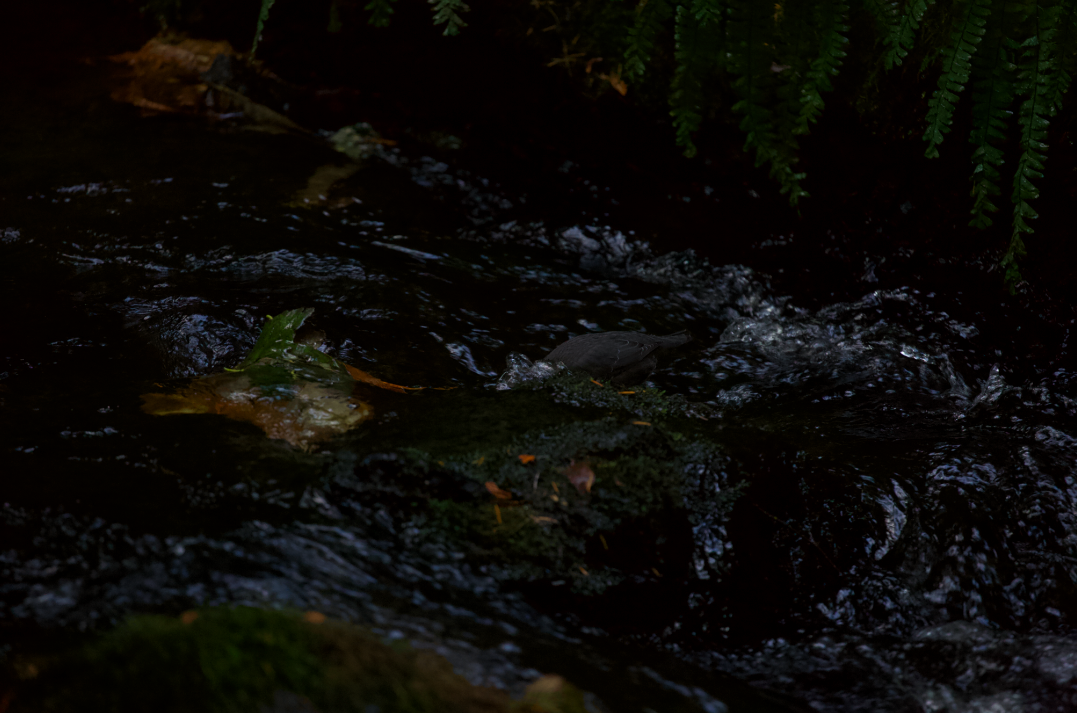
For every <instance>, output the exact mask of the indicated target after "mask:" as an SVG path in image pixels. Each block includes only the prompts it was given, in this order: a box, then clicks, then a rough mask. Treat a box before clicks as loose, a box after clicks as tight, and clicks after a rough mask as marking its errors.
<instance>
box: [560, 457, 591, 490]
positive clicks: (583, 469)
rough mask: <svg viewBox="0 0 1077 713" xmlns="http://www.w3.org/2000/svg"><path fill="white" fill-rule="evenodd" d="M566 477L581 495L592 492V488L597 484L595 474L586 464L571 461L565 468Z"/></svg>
mask: <svg viewBox="0 0 1077 713" xmlns="http://www.w3.org/2000/svg"><path fill="white" fill-rule="evenodd" d="M565 477H566V478H568V482H570V483H572V484H573V485H574V486H576V490H577V491H579V492H581V493H589V492H591V486H592V485H594V483H595V472H594V471H593V470H591V466H589V465H587V463H586V462H581V463H577V462H576V461H570V462H569V466H568V467H567V468H565Z"/></svg>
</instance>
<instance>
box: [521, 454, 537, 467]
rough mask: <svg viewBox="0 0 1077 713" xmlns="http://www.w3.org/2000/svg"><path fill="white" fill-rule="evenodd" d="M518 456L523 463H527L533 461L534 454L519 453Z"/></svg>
mask: <svg viewBox="0 0 1077 713" xmlns="http://www.w3.org/2000/svg"><path fill="white" fill-rule="evenodd" d="M519 458H520V462H521V463H523V464H524V465H527V464H528V463H534V462H535V456H529V455H520V456H519Z"/></svg>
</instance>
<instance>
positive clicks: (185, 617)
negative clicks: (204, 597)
mask: <svg viewBox="0 0 1077 713" xmlns="http://www.w3.org/2000/svg"><path fill="white" fill-rule="evenodd" d="M197 618H198V612H196V611H194V610H193V609H192V610H191V611H185V612H183V613H182V614H180V621H182V622H183V623H184V624H193V623H194V621H195V619H197Z"/></svg>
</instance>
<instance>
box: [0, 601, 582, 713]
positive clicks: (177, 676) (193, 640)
mask: <svg viewBox="0 0 1077 713" xmlns="http://www.w3.org/2000/svg"><path fill="white" fill-rule="evenodd" d="M39 668H40V669H42V670H43V672H42V673H40V674H39V675H37V676H36V677H35V678H33V679H32V680H31V681H30V682H29V683H28V684H26V685H25V686H24V687H23V688H22V689H21V690H18V691H17V693H16V696H15V698H14V699H12V702H13V706H12V708H11V710H12V711H16V712H17V711H50V712H51V711H55V712H56V713H63V712H66V711H115V712H117V713H120V712H123V713H126V712H128V711H130V712H131V713H135V712H138V713H144V712H145V711H153V712H154V713H171V712H175V713H181V712H183V713H188V712H189V711H200V712H205V713H218V712H219V713H225V712H230V711H257V710H260V709H264V710H272V708H271V707H270V706H271V705H272V704H273V703H274V701H275V700H276V701H279V700H280V698H281V696H282V694H285V695H286V696H289V697H290V699H291V700H292V701H293V703H295V707H294V709H295V710H317V711H322V712H323V713H331V712H336V711H339V712H341V713H345V712H351V711H356V712H358V713H368V712H369V711H372V710H378V711H381V712H382V713H436V712H439V713H440V712H444V713H455V712H458V713H509V712H510V711H519V712H522V711H528V712H529V713H577V712H578V713H583V710H584V707H583V703H582V696H581V695H580V693H579V691H578V690H576V689H575V688H573V687H572V686H571V685H568V684H566V683H564V682H563V681H560V680H559V679H558V680H557V681H553V679H555V678H556V677H544V678H543V679H539V681H537V682H536V684H535V686H533V687H532V688H533V689H534V690H530V689H529V691H528V693H527V695H526V696H525V698H524V699H523V700H522V701H517V702H514V701H512V700H511V699H510V698H509V697H508V695H507V694H506V693H505V692H504V691H500V690H495V689H490V688H481V687H477V686H472V685H471V684H470V683H468V682H467V681H466V680H465V679H463V678H462V677H460V676H458V675H456V674H455V673H454V672H453V670H452V666H451V665H450V664H449V663H448V661H446V660H445V659H444V658H442V657H441V656H438V655H437V654H434V653H432V652H429V651H423V650H416V649H413V648H411V647H410V646H407V645H406V644H399V643H395V644H388V643H385V642H383V641H382V640H380V639H379V638H378V637H376V636H374V635H373V634H371V633H370V632H368V631H366V630H364V629H362V628H360V627H357V626H352V625H349V624H344V623H341V622H331V621H327V620H325V617H324V616H322V615H320V614H314V613H310V614H307V615H300V614H297V613H287V612H280V611H273V610H264V609H254V608H249V607H237V608H215V609H205V610H201V611H198V612H188V613H186V614H185V615H184V616H183V617H180V618H170V617H164V616H137V617H133V618H131V619H129V620H128V621H127V622H126V623H124V624H123V625H121V626H119V627H117V628H116V629H114V630H112V631H110V632H107V633H105V634H102V635H99V636H97V637H96V638H94V639H93V640H92V641H90V642H89V643H87V644H85V645H84V646H82V647H80V648H78V649H77V650H75V651H73V652H70V653H68V654H67V655H64V656H62V657H60V658H59V659H58V660H55V661H53V662H51V663H41V662H38V663H37V664H34V665H33V666H30V667H29V668H28V670H32V671H37V670H38V669H39ZM24 669H27V667H25V666H24ZM554 683H556V685H553V684H554ZM303 699H306V700H305V701H304V700H303ZM296 702H297V703H296Z"/></svg>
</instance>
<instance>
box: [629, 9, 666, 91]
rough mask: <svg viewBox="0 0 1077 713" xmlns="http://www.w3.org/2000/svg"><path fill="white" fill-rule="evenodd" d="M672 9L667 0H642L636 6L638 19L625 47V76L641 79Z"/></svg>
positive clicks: (630, 29) (631, 29)
mask: <svg viewBox="0 0 1077 713" xmlns="http://www.w3.org/2000/svg"><path fill="white" fill-rule="evenodd" d="M670 13H671V10H670V7H669V3H667V2H666V0H640V3H639V5H637V6H636V21H635V23H634V24H633V25H632V27H631V28H629V30H628V47H627V48H626V49H625V63H624V75H623V76H624V78H625V79H639V78H640V77H642V76H643V73H644V71H646V69H647V64H648V63H649V62H650V61H651V54H652V53H653V52H654V43H655V37H656V36H657V35H658V31H659V30H661V29H662V23H663V22H665V21H666V20H667V19H669V16H670Z"/></svg>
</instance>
